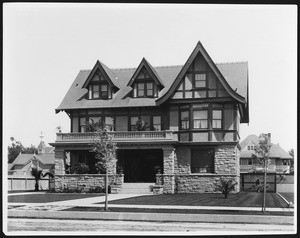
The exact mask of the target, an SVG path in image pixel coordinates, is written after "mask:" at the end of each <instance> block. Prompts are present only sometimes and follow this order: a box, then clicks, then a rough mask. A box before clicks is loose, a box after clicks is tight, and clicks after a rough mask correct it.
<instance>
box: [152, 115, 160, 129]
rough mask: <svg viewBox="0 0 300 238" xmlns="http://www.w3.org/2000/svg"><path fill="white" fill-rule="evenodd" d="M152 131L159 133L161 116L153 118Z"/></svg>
mask: <svg viewBox="0 0 300 238" xmlns="http://www.w3.org/2000/svg"><path fill="white" fill-rule="evenodd" d="M153 129H154V130H155V131H161V116H153Z"/></svg>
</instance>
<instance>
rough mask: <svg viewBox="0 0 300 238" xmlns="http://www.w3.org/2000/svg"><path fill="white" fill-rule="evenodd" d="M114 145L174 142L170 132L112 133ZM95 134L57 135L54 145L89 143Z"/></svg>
mask: <svg viewBox="0 0 300 238" xmlns="http://www.w3.org/2000/svg"><path fill="white" fill-rule="evenodd" d="M109 134H111V135H112V136H113V139H114V141H115V142H116V143H122V142H139V143H143V142H176V141H177V140H176V139H175V137H174V136H173V132H172V131H112V132H109ZM96 136H97V133H96V132H81V133H79V132H76V133H57V134H56V141H55V143H58V144H59V143H90V142H92V141H93V140H94V139H95V138H96Z"/></svg>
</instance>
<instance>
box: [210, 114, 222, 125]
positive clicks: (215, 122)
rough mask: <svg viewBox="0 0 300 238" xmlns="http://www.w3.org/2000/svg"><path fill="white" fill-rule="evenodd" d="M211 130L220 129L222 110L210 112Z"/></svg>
mask: <svg viewBox="0 0 300 238" xmlns="http://www.w3.org/2000/svg"><path fill="white" fill-rule="evenodd" d="M212 128H215V129H221V128H222V110H212Z"/></svg>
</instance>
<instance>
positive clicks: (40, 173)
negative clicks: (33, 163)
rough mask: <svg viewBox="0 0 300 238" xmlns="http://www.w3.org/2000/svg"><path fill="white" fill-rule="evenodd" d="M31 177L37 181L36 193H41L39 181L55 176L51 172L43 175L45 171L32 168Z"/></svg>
mask: <svg viewBox="0 0 300 238" xmlns="http://www.w3.org/2000/svg"><path fill="white" fill-rule="evenodd" d="M31 175H32V176H33V177H34V180H35V185H34V187H35V189H34V191H39V181H40V179H41V178H42V177H46V176H49V177H50V178H53V177H54V176H53V174H52V173H50V172H46V173H44V174H43V170H38V169H37V168H32V170H31Z"/></svg>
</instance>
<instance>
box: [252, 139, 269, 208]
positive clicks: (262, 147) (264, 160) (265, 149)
mask: <svg viewBox="0 0 300 238" xmlns="http://www.w3.org/2000/svg"><path fill="white" fill-rule="evenodd" d="M270 148H271V143H270V137H269V136H268V135H267V134H260V135H259V142H258V145H257V146H255V154H253V157H254V158H255V159H256V160H257V161H258V162H259V163H260V164H262V165H263V168H264V169H263V171H264V189H263V191H264V194H263V201H262V212H266V195H267V170H268V165H269V163H270V159H269V152H270Z"/></svg>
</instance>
